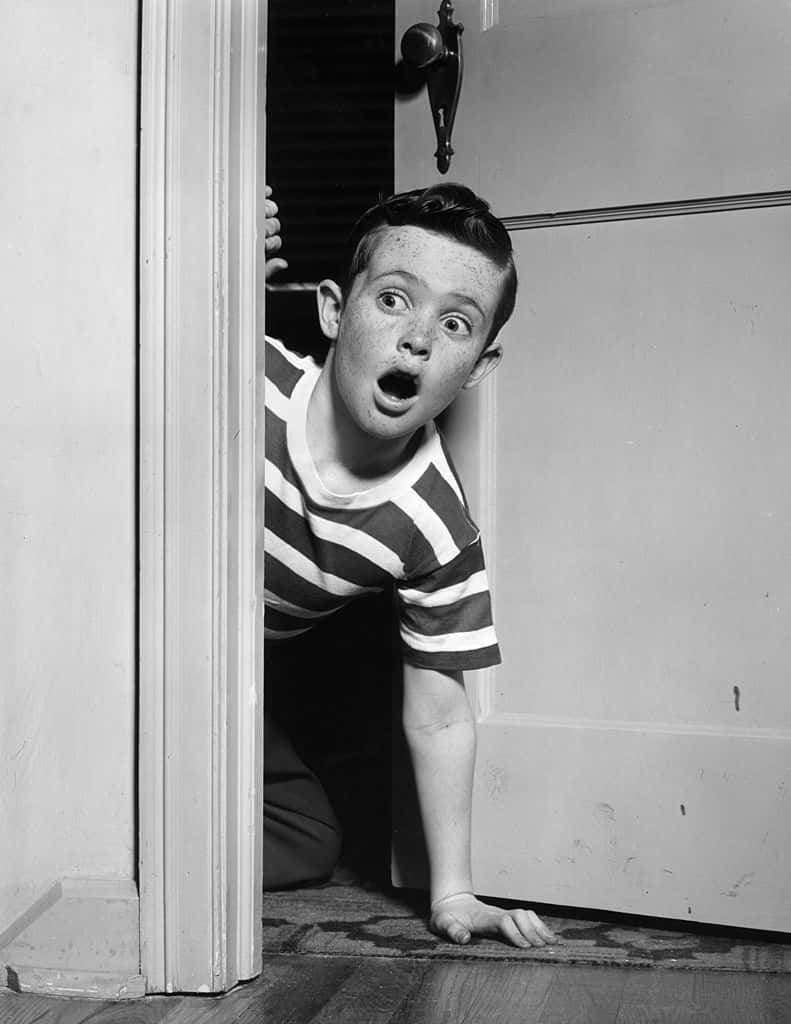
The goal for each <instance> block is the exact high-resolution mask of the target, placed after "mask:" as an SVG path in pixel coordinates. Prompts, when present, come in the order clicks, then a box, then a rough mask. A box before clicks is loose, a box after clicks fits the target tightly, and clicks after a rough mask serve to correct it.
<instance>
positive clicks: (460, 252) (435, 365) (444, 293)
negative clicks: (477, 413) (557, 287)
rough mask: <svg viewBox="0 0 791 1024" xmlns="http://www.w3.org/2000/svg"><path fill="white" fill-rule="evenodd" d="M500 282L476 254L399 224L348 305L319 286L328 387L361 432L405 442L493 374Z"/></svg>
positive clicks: (385, 233) (382, 239)
mask: <svg viewBox="0 0 791 1024" xmlns="http://www.w3.org/2000/svg"><path fill="white" fill-rule="evenodd" d="M504 276H505V271H503V270H500V268H499V267H497V266H496V265H495V264H494V263H493V262H492V261H491V260H490V259H489V258H488V257H486V256H484V255H483V254H482V253H479V252H477V251H476V250H475V249H472V248H470V247H469V246H466V245H464V244H462V243H461V242H457V241H455V240H454V239H450V238H446V237H444V236H443V235H437V234H434V233H433V232H430V231H426V230H425V229H423V228H418V227H413V226H404V227H388V228H383V229H382V230H381V233H380V235H379V237H378V239H377V241H376V243H375V247H374V251H373V253H372V255H371V259H370V261H369V263H368V266H367V267H366V268H365V269H364V270H363V271H362V272H361V273H360V274H358V276H357V277H356V278H355V280H354V282H353V284H352V287H351V289H350V291H349V294H348V296H347V299H346V302H345V303H344V302H343V301H342V298H341V292H340V289H339V288H338V286H337V285H336V284H335V283H334V282H332V281H324V282H322V284H321V286H320V289H319V317H320V320H321V325H322V330H323V331H324V334H325V335H326V336H327V337H328V338H330V339H331V340H333V341H334V342H335V348H334V352H333V365H332V371H333V376H334V385H335V387H336V389H337V392H338V394H339V395H340V397H341V399H342V400H343V403H344V406H345V408H346V410H347V412H348V414H349V416H350V418H351V420H352V421H353V422H354V423H355V424H356V426H357V428H358V429H360V430H362V431H363V432H364V433H365V434H367V435H369V436H372V437H375V438H378V439H380V440H383V441H384V440H388V439H396V438H403V437H407V436H410V435H411V434H413V433H414V432H415V431H416V430H418V429H419V428H420V427H422V426H423V425H424V424H425V423H427V422H429V420H433V419H434V418H435V417H436V416H438V415H439V413H440V412H442V410H443V409H445V408H446V407H447V406H448V405H449V404H450V403H451V402H452V401H453V399H454V398H455V397H456V395H457V394H458V393H459V391H460V390H461V389H462V388H464V387H472V386H474V385H475V384H477V383H479V382H480V381H481V380H482V379H483V378H484V377H485V376H486V374H487V373H488V372H489V371H490V370H492V369H494V367H495V366H496V365H497V363H498V362H499V359H500V356H501V354H502V353H501V349H500V346H499V345H498V344H497V343H496V342H494V343H492V344H489V341H488V338H489V334H490V333H491V329H492V324H493V320H494V313H495V310H496V308H497V303H498V301H499V299H500V294H501V291H502V287H503V280H504Z"/></svg>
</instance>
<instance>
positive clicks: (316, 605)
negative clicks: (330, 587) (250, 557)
mask: <svg viewBox="0 0 791 1024" xmlns="http://www.w3.org/2000/svg"><path fill="white" fill-rule="evenodd" d="M265 555H266V564H265V567H264V579H265V580H266V585H267V587H268V588H269V589H270V590H271V591H272V592H273V593H275V594H288V599H289V600H290V601H293V602H294V604H295V605H298V606H299V607H300V608H305V609H310V610H312V611H317V612H319V613H320V614H321V613H323V612H324V611H325V610H326V609H327V607H335V606H336V605H337V604H338V599H337V598H332V599H331V598H330V597H329V595H328V594H327V592H326V590H323V589H322V588H321V587H320V586H318V585H316V584H314V583H310V582H309V581H308V580H306V579H304V578H303V577H302V576H300V575H299V574H298V573H295V572H294V571H293V570H292V569H290V568H289V567H288V566H287V565H284V564H283V563H282V562H281V561H280V560H279V559H277V558H275V557H274V556H273V555H272V553H271V551H267V552H266V553H265Z"/></svg>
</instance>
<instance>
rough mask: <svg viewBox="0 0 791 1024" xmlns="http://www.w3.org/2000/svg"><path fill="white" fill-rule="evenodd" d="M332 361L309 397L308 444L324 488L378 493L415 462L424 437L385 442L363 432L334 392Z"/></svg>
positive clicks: (417, 436)
mask: <svg viewBox="0 0 791 1024" xmlns="http://www.w3.org/2000/svg"><path fill="white" fill-rule="evenodd" d="M332 358H333V350H332V349H330V352H329V353H328V355H327V360H326V362H325V364H324V366H323V367H322V371H321V375H320V377H319V379H318V381H317V382H316V386H315V388H314V389H313V393H312V395H311V396H310V401H309V403H308V418H307V441H308V449H309V451H310V456H311V458H312V459H313V464H314V465H315V467H316V472H317V473H318V474H319V476H320V477H321V479H322V481H323V483H324V485H325V487H327V488H328V489H329V490H331V491H335V492H336V493H339V494H343V493H351V492H354V491H359V490H366V489H367V488H370V487H374V486H375V485H376V484H378V483H381V482H383V481H384V480H386V479H387V478H388V477H391V476H393V475H394V474H395V473H397V472H398V470H399V469H401V467H402V466H403V465H404V464H405V463H406V462H408V461H409V459H410V458H411V456H412V454H413V452H414V451H415V448H416V447H417V444H418V443H419V441H420V436H421V434H422V431H417V432H416V433H415V434H412V435H410V436H408V437H397V438H392V439H385V440H381V439H379V438H375V437H371V436H370V434H367V433H366V432H365V431H364V430H361V429H360V427H359V426H358V425H357V424H356V423H354V422H353V421H352V419H351V418H350V416H349V414H348V411H347V409H346V406H345V404H344V402H343V399H342V398H341V396H340V395H339V394H338V391H337V388H336V387H335V382H334V375H333V372H332Z"/></svg>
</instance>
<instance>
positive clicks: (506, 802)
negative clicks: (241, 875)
mask: <svg viewBox="0 0 791 1024" xmlns="http://www.w3.org/2000/svg"><path fill="white" fill-rule="evenodd" d="M432 7H433V5H432V4H430V3H428V2H427V0H399V2H398V4H397V8H398V28H397V38H398V39H400V37H401V34H402V33H403V31H404V30H405V28H406V27H407V26H409V25H411V24H413V23H415V22H419V21H434V20H435V18H434V16H433V11H432ZM455 17H456V20H458V21H461V22H463V23H464V25H465V32H464V35H463V42H464V57H465V78H464V84H463V88H462V94H461V101H460V107H459V114H458V117H457V123H456V126H455V129H454V133H453V143H454V146H455V149H456V155H455V156H454V158H453V162H452V164H451V168H450V172H449V173H448V175H447V178H448V180H458V181H463V182H465V183H467V184H469V185H470V186H471V187H473V188H474V189H476V190H478V191H480V192H481V193H482V194H483V195H484V196H485V197H486V198H488V199H490V201H491V202H492V204H493V206H494V208H495V211H496V212H497V213H498V214H499V215H500V216H503V217H505V218H506V219H507V222H508V224H509V226H510V227H511V228H512V230H513V241H514V245H515V249H516V252H517V261H518V268H519V274H520V281H521V285H520V302H519V305H518V312H517V314H516V316H515V317H514V319H513V321H512V322H511V323H510V324H509V325H508V327H507V329H506V332H505V337H504V343H505V350H506V357H505V360H504V363H503V365H502V366H501V368H500V369H499V370H498V371H497V373H496V374H494V375H493V377H491V378H489V381H488V382H487V384H486V385H485V386H484V388H483V389H482V393H481V394H479V395H477V396H472V397H471V398H469V399H468V400H466V404H465V405H464V406H462V407H460V408H459V409H458V410H457V415H455V416H454V417H453V419H452V421H451V426H452V434H453V437H452V441H453V442H454V443H455V445H456V449H457V461H458V462H459V464H460V469H461V471H462V475H463V477H464V478H465V479H466V481H467V485H468V494H469V497H470V499H471V502H472V504H473V506H474V509H475V512H476V514H477V518H478V521H479V523H480V525H481V527H482V530H483V532H484V540H485V547H486V550H487V557H488V562H489V566H490V573H491V576H492V583H493V589H494V596H495V615H496V622H497V626H498V632H499V636H500V641H501V646H502V649H503V655H504V664H503V665H502V666H501V667H499V668H497V669H496V670H493V671H490V672H488V673H485V674H483V673H482V674H479V676H478V678H475V679H473V680H472V681H471V689H472V691H473V695H474V700H475V702H476V707H477V712H478V718H479V752H478V769H477V780H476V792H475V805H474V822H473V831H474V837H473V859H474V875H475V879H476V885H477V888H478V890H479V891H480V892H481V893H486V894H489V895H492V896H501V897H510V898H518V899H525V900H528V899H529V900H534V901H541V902H546V903H555V904H564V905H570V906H578V907H594V908H600V909H609V910H615V911H623V912H629V913H637V914H644V915H656V916H660V917H669V918H684V919H687V920H694V921H708V922H718V923H723V924H731V925H741V926H746V927H756V928H769V929H778V930H785V931H788V930H791V872H789V870H788V867H787V862H786V851H787V850H789V849H791V801H789V800H788V799H787V795H788V790H789V789H790V788H791V701H789V699H788V697H787V691H788V684H789V678H791V643H789V639H790V638H791V484H790V483H789V481H790V480H791V474H789V450H790V449H791V403H789V401H788V383H789V381H790V380H791V346H789V344H788V327H787V324H788V321H789V299H788V278H789V253H790V252H791V208H790V207H789V203H791V193H789V192H782V191H781V190H783V189H789V188H790V187H791V136H790V135H789V133H788V130H787V124H788V115H789V97H790V96H791V71H790V70H789V63H788V61H787V47H788V42H789V37H790V36H791V9H789V7H788V4H787V3H785V2H784V0H757V2H755V3H751V4H744V3H743V2H742V0H717V2H714V0H685V2H672V0H667V2H663V3H656V0H628V2H627V0H499V2H498V0H480V2H478V0H464V2H459V3H457V4H456V10H455ZM396 124H397V130H396V160H397V169H396V170H397V187H398V188H408V187H413V186H416V185H418V184H422V183H425V182H429V181H435V180H439V179H440V175H439V174H438V173H437V170H436V166H435V163H434V159H433V152H434V148H435V141H434V138H433V129H432V123H431V118H430V113H429V107H428V101H427V99H426V97H425V95H418V96H415V97H413V98H412V99H409V100H402V101H400V102H399V103H398V105H397V111H396ZM707 211H708V212H707ZM550 213H552V214H562V215H561V216H557V217H554V218H550V217H542V216H540V215H544V214H550ZM476 435H477V437H478V439H479V440H477V441H476V440H475V436H476ZM405 879H406V880H407V881H408V880H409V871H408V869H407V870H406V871H405Z"/></svg>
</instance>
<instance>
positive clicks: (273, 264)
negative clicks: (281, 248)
mask: <svg viewBox="0 0 791 1024" xmlns="http://www.w3.org/2000/svg"><path fill="white" fill-rule="evenodd" d="M287 267H288V263H287V262H286V261H285V260H267V261H266V264H265V266H264V278H265V280H267V281H268V280H269V278H270V277H271V276H272V275H273V274H276V273H277V272H278V271H279V270H286V269H287Z"/></svg>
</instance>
